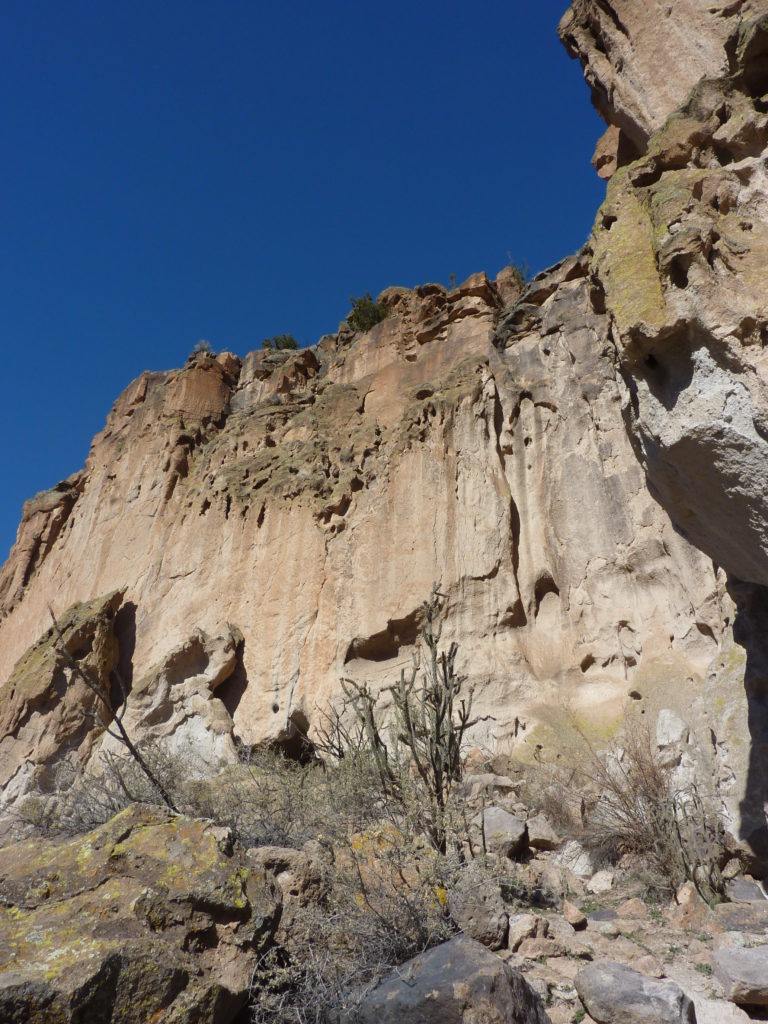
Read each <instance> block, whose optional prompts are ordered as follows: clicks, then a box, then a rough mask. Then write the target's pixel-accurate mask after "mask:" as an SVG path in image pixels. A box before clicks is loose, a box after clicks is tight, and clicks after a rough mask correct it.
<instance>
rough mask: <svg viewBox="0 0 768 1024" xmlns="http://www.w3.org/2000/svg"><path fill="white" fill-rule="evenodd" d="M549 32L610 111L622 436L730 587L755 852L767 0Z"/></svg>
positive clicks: (610, 302) (735, 724) (611, 270)
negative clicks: (623, 419)
mask: <svg viewBox="0 0 768 1024" xmlns="http://www.w3.org/2000/svg"><path fill="white" fill-rule="evenodd" d="M560 33H561V36H562V38H563V40H564V41H565V43H566V46H567V47H568V49H569V50H570V52H571V53H572V54H573V55H575V56H578V57H579V59H580V61H581V63H582V65H583V67H584V70H585V77H586V78H587V81H588V83H589V85H590V87H591V90H592V96H593V100H594V102H595V105H596V106H597V108H598V110H599V111H600V113H601V114H602V115H603V116H604V118H605V119H606V121H607V122H608V124H609V125H610V126H611V127H610V128H609V131H608V133H607V134H606V137H605V138H604V139H603V140H602V141H601V143H600V145H599V146H598V151H597V152H596V159H595V163H596V166H597V168H598V172H599V173H601V174H602V175H603V176H604V177H607V178H610V181H609V184H608V190H607V196H606V200H605V203H604V204H603V206H602V207H601V209H600V211H599V212H598V215H597V218H596V220H595V226H594V230H593V236H592V242H591V245H592V248H593V256H592V259H591V262H590V280H591V283H592V287H593V289H594V293H595V302H596V304H597V305H598V306H599V308H600V309H604V310H605V312H606V315H607V317H608V326H607V330H608V333H609V336H610V338H611V341H612V344H613V346H614V347H615V352H616V356H617V359H618V368H619V371H620V374H621V378H622V380H623V382H624V387H625V398H624V401H625V406H626V423H627V427H628V430H629V433H630V437H631V438H632V442H633V445H634V447H635V450H636V452H637V454H638V458H639V459H640V462H641V464H642V465H643V467H644V469H645V471H646V476H647V481H648V486H649V489H650V491H651V493H652V494H653V495H654V496H655V497H656V498H657V499H658V501H659V502H660V503H661V504H662V505H663V506H664V508H665V509H666V511H667V512H668V513H669V515H670V517H671V518H672V520H673V522H674V524H675V526H676V528H677V529H678V530H679V531H680V532H681V533H682V534H683V535H684V536H685V537H687V538H688V539H689V540H690V541H691V542H692V543H693V544H695V545H696V546H697V547H698V548H700V549H701V550H702V551H704V552H706V553H707V554H708V555H710V556H711V557H712V559H713V560H714V562H715V563H716V564H717V565H718V566H721V567H722V568H723V569H724V570H726V572H727V573H728V576H729V581H730V583H729V589H730V591H731V594H732V596H733V598H734V599H735V602H736V623H735V628H734V636H735V638H736V645H735V647H734V648H731V654H730V655H729V657H726V658H724V659H722V660H721V661H720V662H718V663H717V664H716V665H715V666H714V667H713V670H712V673H711V676H710V682H711V684H712V689H711V690H710V694H712V695H714V693H715V692H716V691H717V692H718V693H719V696H718V700H719V701H720V704H719V708H720V714H719V715H718V716H716V717H715V718H714V719H712V720H711V725H712V726H713V728H714V729H715V731H716V734H717V736H718V737H719V740H720V741H721V742H724V743H725V745H726V746H727V747H728V749H729V753H728V755H727V758H726V761H727V763H728V767H729V770H731V769H732V770H733V771H735V772H736V775H737V777H738V782H736V783H735V784H734V786H733V789H732V793H733V797H732V800H731V804H732V810H733V813H734V815H735V818H736V819H738V821H739V825H738V830H739V832H740V834H741V836H742V838H746V839H747V840H748V842H749V844H750V845H751V846H752V847H753V848H755V849H759V850H760V852H761V855H762V857H763V860H764V862H766V859H767V858H768V829H766V824H765V822H766V818H765V812H766V808H767V807H768V671H766V668H768V658H767V657H766V649H765V640H764V639H763V638H764V637H765V636H766V626H767V625H768V622H767V621H766V614H765V609H766V608H767V607H768V604H767V603H766V600H765V594H764V593H763V589H762V588H763V587H764V586H765V585H766V583H768V391H767V390H766V382H767V381H768V358H767V357H766V343H767V342H768V160H767V154H768V3H765V0H757V2H744V3H738V2H737V3H728V4H725V3H723V4H709V3H703V2H702V3H699V2H682V3H675V4H656V3H650V4H635V3H631V2H629V0H626V2H619V0H614V2H612V3H610V4H603V3H601V4H593V3H588V2H586V0H585V2H579V0H577V2H575V3H574V4H573V5H572V7H571V9H570V11H569V12H568V14H566V16H565V17H564V18H563V20H562V22H561V25H560ZM739 651H740V652H741V653H740V655H739V653H738V652H739ZM734 657H735V658H736V661H734ZM744 690H746V703H745V701H744V696H743V691H744ZM734 716H735V717H734ZM726 735H727V739H726V738H725V737H726ZM737 749H738V750H739V753H736V751H737ZM737 796H738V800H737ZM736 803H738V805H739V806H738V809H736V807H735V805H736Z"/></svg>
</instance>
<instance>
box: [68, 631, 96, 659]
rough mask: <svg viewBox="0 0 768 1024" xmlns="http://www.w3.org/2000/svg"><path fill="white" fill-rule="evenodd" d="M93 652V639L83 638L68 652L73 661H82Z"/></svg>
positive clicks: (89, 637) (90, 637)
mask: <svg viewBox="0 0 768 1024" xmlns="http://www.w3.org/2000/svg"><path fill="white" fill-rule="evenodd" d="M92 650H93V637H92V636H87V637H83V638H82V639H81V640H80V642H79V643H78V644H77V645H76V646H75V647H74V648H73V649H72V650H71V651H70V652H69V653H70V656H71V657H72V658H73V659H74V660H75V661H82V660H83V658H87V657H88V655H89V654H90V653H91V651H92Z"/></svg>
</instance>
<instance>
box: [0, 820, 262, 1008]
mask: <svg viewBox="0 0 768 1024" xmlns="http://www.w3.org/2000/svg"><path fill="white" fill-rule="evenodd" d="M0 891H2V893H3V905H2V906H1V907H0V1020H3V1021H15V1022H22V1021H23V1022H24V1024H51V1022H59V1021H61V1022H64V1021H75V1020H79V1021H94V1022H97V1021H99V1022H100V1021H107V1020H110V1021H116V1020H120V1021H121V1022H122V1021H125V1022H126V1024H143V1022H145V1021H147V1020H157V1021H160V1020H162V1021H171V1020H195V1021H199V1022H200V1024H208V1022H210V1024H214V1022H215V1024H226V1022H229V1021H231V1020H233V1019H234V1017H235V1016H236V1015H237V1014H238V1013H239V1012H240V1011H241V1010H242V1009H243V1007H244V1006H245V1003H246V1001H247V997H248V989H249V984H250V979H251V975H252V972H253V968H254V965H255V963H256V960H257V958H258V956H259V954H260V951H262V950H263V949H264V948H265V947H266V945H267V943H268V942H269V941H270V940H271V938H272V936H273V934H274V932H275V928H276V926H277V923H278V921H279V918H280V908H281V899H280V891H279V889H278V887H277V886H276V884H275V883H274V881H273V879H272V878H271V877H270V876H269V875H267V874H265V873H264V872H259V871H255V870H253V869H251V868H250V867H249V865H248V862H247V861H246V859H245V855H244V853H243V851H242V850H241V849H240V848H239V847H237V846H235V845H234V844H233V842H232V839H231V837H230V836H229V835H228V833H227V830H222V829H217V828H214V827H213V826H211V823H210V822H207V821H199V820H193V819H190V818H185V817H183V816H181V815H173V814H171V813H169V812H167V811H164V810H161V809H159V808H157V807H149V806H146V805H133V806H131V807H129V808H128V809H127V810H125V811H123V812H122V813H121V814H119V815H117V816H116V817H115V818H113V819H112V820H111V821H110V822H108V823H107V824H106V825H103V826H101V827H100V828H98V829H95V830H93V831H92V832H89V833H87V834H86V835H82V836H78V837H76V838H73V839H66V840H61V839H58V840H41V839H36V840H33V841H26V842H22V843H16V844H13V845H11V846H7V847H5V848H4V849H2V850H0Z"/></svg>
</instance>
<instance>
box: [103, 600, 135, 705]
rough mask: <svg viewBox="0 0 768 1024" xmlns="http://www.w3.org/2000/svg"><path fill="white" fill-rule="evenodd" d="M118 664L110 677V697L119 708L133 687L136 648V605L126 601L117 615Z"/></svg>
mask: <svg viewBox="0 0 768 1024" xmlns="http://www.w3.org/2000/svg"><path fill="white" fill-rule="evenodd" d="M114 632H115V638H116V640H117V650H118V658H117V666H116V668H115V671H114V672H113V673H112V675H111V677H110V685H109V699H110V701H111V703H112V707H113V708H114V709H115V710H117V708H119V707H120V706H121V704H122V703H123V702H124V701H125V700H127V699H128V697H129V695H130V693H131V690H132V689H133V652H134V651H135V649H136V605H135V604H134V603H133V601H126V602H125V604H123V605H122V607H121V608H119V609H118V611H117V614H116V615H115V626H114Z"/></svg>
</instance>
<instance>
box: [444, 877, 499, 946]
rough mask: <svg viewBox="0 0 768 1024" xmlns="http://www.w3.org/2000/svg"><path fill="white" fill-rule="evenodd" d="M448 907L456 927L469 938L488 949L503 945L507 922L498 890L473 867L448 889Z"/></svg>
mask: <svg viewBox="0 0 768 1024" xmlns="http://www.w3.org/2000/svg"><path fill="white" fill-rule="evenodd" d="M448 908H449V910H450V912H451V917H452V918H453V920H454V921H455V922H456V924H457V925H458V927H459V928H460V929H461V930H462V931H463V932H464V933H465V934H466V935H469V936H470V938H473V939H475V940H476V941H477V942H481V943H482V944H483V945H484V946H487V947H488V948H489V949H501V948H502V947H503V946H505V945H506V942H507V929H508V923H509V919H508V916H507V911H506V908H505V906H504V901H503V900H502V898H501V891H500V890H499V887H498V885H496V884H494V883H493V882H491V881H489V880H488V879H485V878H482V877H481V875H480V872H479V871H476V870H473V869H472V866H470V867H469V868H468V869H467V870H466V871H463V872H462V873H461V875H460V877H459V880H458V882H457V883H456V885H455V886H454V887H453V888H452V889H451V891H450V894H449V897H448Z"/></svg>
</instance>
